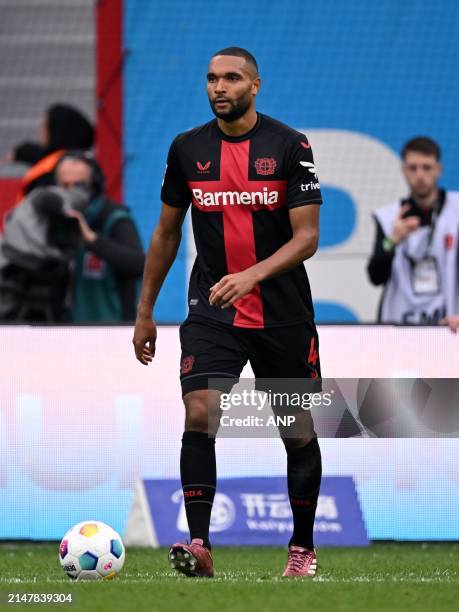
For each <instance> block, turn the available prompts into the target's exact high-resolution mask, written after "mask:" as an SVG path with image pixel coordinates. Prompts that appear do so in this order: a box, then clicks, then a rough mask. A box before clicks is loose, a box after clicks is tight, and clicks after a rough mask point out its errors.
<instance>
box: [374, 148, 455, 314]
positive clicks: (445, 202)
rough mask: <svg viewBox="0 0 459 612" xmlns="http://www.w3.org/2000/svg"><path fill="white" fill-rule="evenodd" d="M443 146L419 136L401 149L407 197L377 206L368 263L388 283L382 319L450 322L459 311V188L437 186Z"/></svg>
mask: <svg viewBox="0 0 459 612" xmlns="http://www.w3.org/2000/svg"><path fill="white" fill-rule="evenodd" d="M440 158H441V153H440V147H439V146H438V144H437V143H436V142H434V141H433V140H431V139H430V138H427V137H424V136H419V137H416V138H413V139H412V140H410V141H409V142H407V143H406V144H405V146H404V147H403V150H402V159H403V165H402V170H403V174H404V177H405V179H406V181H407V183H408V186H409V188H410V194H409V196H408V197H407V198H405V199H403V200H401V201H398V202H394V203H393V204H389V205H388V206H384V207H382V208H380V209H378V210H376V212H375V215H374V218H375V222H376V240H375V245H374V249H373V253H372V255H371V258H370V261H369V263H368V274H369V277H370V280H371V282H372V283H373V284H374V285H384V291H383V295H382V299H381V303H380V308H379V315H378V322H381V323H401V324H439V323H441V324H449V323H450V318H451V317H452V316H453V315H454V313H457V312H458V311H459V266H458V238H459V193H458V192H453V191H445V190H443V189H441V188H440V187H439V186H438V180H439V177H440V175H441V171H442V166H441V163H440Z"/></svg>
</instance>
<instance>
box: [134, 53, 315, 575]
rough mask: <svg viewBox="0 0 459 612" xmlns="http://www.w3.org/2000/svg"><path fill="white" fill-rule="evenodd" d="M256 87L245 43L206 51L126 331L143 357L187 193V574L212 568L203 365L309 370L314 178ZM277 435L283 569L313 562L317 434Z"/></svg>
mask: <svg viewBox="0 0 459 612" xmlns="http://www.w3.org/2000/svg"><path fill="white" fill-rule="evenodd" d="M259 90H260V77H259V75H258V67H257V62H256V60H255V58H254V57H253V56H252V55H251V54H250V53H249V52H248V51H246V50H244V49H241V48H239V47H231V48H227V49H223V50H222V51H219V52H218V53H216V54H215V55H214V56H213V57H212V58H211V61H210V65H209V68H208V73H207V94H208V97H209V102H210V106H211V108H212V111H213V113H214V114H215V116H216V119H214V120H212V121H210V122H209V123H206V124H204V125H202V126H199V127H197V128H195V129H192V130H190V131H188V132H185V133H183V134H180V135H179V136H177V137H176V138H175V140H174V141H173V142H172V145H171V147H170V150H169V155H168V158H167V167H166V172H165V176H164V181H163V186H162V192H161V199H162V201H163V206H162V212H161V217H160V220H159V223H158V226H157V227H156V229H155V231H154V233H153V237H152V241H151V244H150V247H149V250H148V254H147V260H146V265H145V271H144V280H143V287H142V293H141V297H140V302H139V306H138V316H137V321H136V326H135V332H134V339H133V343H134V348H135V353H136V357H137V359H138V360H139V361H140V362H141V363H142V364H144V365H148V363H149V362H151V361H152V359H153V357H154V354H155V342H156V325H155V323H154V321H153V320H152V310H153V307H154V304H155V301H156V298H157V296H158V293H159V291H160V288H161V286H162V283H163V281H164V278H165V277H166V275H167V272H168V270H169V268H170V266H171V264H172V262H173V261H174V258H175V256H176V253H177V249H178V246H179V243H180V237H181V225H182V222H183V219H184V217H185V214H186V211H187V209H188V207H189V205H190V204H191V205H192V207H191V208H192V221H193V231H194V237H195V242H196V249H197V258H196V261H195V263H194V266H193V271H192V273H191V279H190V286H189V295H188V303H189V314H188V317H187V319H186V320H185V322H184V323H183V324H182V325H181V327H180V341H181V348H182V357H181V368H180V381H181V385H182V395H183V402H184V404H185V412H186V417H185V431H184V434H183V438H182V450H181V457H180V472H181V480H182V487H183V495H184V501H185V509H186V515H187V520H188V526H189V529H190V538H191V544H186V543H177V544H174V545H173V546H172V548H171V549H170V552H169V561H170V563H171V565H172V566H173V567H175V568H176V569H177V570H178V571H180V572H183V573H185V574H187V575H191V576H206V577H211V576H213V573H214V571H213V562H212V556H211V545H210V542H209V523H210V515H211V509H212V502H213V499H214V494H215V488H216V464H215V436H214V435H213V434H214V433H215V431H214V427H213V425H212V424H210V426H209V418H208V414H209V413H208V410H209V411H210V414H211V416H212V415H213V414H214V413H215V411H217V406H218V398H219V392H218V390H214V389H209V388H208V384H209V379H210V378H212V377H213V378H220V379H221V378H228V379H229V381H231V380H234V381H237V379H238V377H239V375H240V373H241V371H242V369H243V367H244V365H245V364H246V362H247V360H249V361H250V364H251V366H252V369H253V371H254V374H255V376H256V377H257V378H270V377H276V378H303V379H304V378H312V379H315V378H320V376H321V373H320V361H319V354H318V347H319V345H318V336H317V331H316V328H315V326H314V313H313V305H312V299H311V292H310V288H309V282H308V278H307V275H306V271H305V269H304V265H303V261H304V260H306V259H308V258H309V257H312V255H314V253H315V251H316V249H317V244H318V234H319V206H320V204H321V203H322V198H321V193H320V185H319V182H318V179H317V174H316V169H315V166H314V160H313V156H312V151H311V146H310V144H309V142H308V140H307V139H306V137H305V136H304V135H303V134H301V133H299V132H296V131H295V130H293V129H291V128H290V127H287V126H286V125H284V124H282V123H280V122H278V121H276V120H274V119H271V118H270V117H268V116H266V115H263V114H261V113H257V111H256V110H255V98H256V96H257V94H258V92H259ZM211 420H212V419H211ZM209 434H210V435H209ZM283 442H284V445H285V448H286V452H287V481H288V493H289V499H290V504H291V508H292V514H293V525H294V528H293V534H292V537H291V539H290V542H289V549H288V563H287V567H286V569H285V571H284V574H283V575H284V576H314V575H315V573H316V569H317V559H316V553H315V550H314V542H313V524H314V516H315V510H316V506H317V499H318V495H319V488H320V481H321V474H322V466H321V455H320V449H319V444H318V441H317V437H316V435H315V433H314V431H313V428H311V432H310V435H308V436H307V437H301V438H298V437H295V438H287V437H286V438H284V439H283Z"/></svg>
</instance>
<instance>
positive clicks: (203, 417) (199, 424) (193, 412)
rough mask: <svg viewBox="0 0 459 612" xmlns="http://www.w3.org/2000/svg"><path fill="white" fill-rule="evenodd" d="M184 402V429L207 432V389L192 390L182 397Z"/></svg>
mask: <svg viewBox="0 0 459 612" xmlns="http://www.w3.org/2000/svg"><path fill="white" fill-rule="evenodd" d="M183 401H184V403H185V431H202V432H204V433H207V432H208V428H209V410H208V402H207V391H192V392H191V393H188V394H187V395H185V397H184V398H183Z"/></svg>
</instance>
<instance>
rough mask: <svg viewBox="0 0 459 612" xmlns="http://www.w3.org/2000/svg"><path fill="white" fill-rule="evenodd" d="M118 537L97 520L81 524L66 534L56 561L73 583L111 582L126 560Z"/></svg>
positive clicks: (112, 530)
mask: <svg viewBox="0 0 459 612" xmlns="http://www.w3.org/2000/svg"><path fill="white" fill-rule="evenodd" d="M125 554H126V553H125V550H124V544H123V541H122V539H121V537H120V536H119V534H118V533H117V532H116V531H115V530H114V529H112V528H111V527H109V526H108V525H106V524H105V523H101V522H100V521H84V522H83V523H78V525H75V526H74V527H72V528H71V529H69V530H68V531H67V533H66V534H65V536H64V537H63V538H62V542H61V544H60V546H59V561H60V563H61V566H62V569H63V570H64V572H65V573H66V574H67V576H69V577H70V578H72V579H73V580H100V579H104V580H110V579H111V578H114V577H115V576H116V575H117V574H119V573H120V571H121V568H122V567H123V564H124V558H125Z"/></svg>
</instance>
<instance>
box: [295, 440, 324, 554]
mask: <svg viewBox="0 0 459 612" xmlns="http://www.w3.org/2000/svg"><path fill="white" fill-rule="evenodd" d="M321 478H322V460H321V455H320V448H319V443H318V441H317V438H313V439H312V440H311V441H310V442H309V444H306V446H302V447H301V448H287V483H288V494H289V498H290V506H291V508H292V513H293V535H292V537H291V539H290V542H289V546H291V545H292V544H295V545H296V546H302V547H303V548H314V537H313V530H314V518H315V514H316V508H317V500H318V498H319V489H320V480H321Z"/></svg>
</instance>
